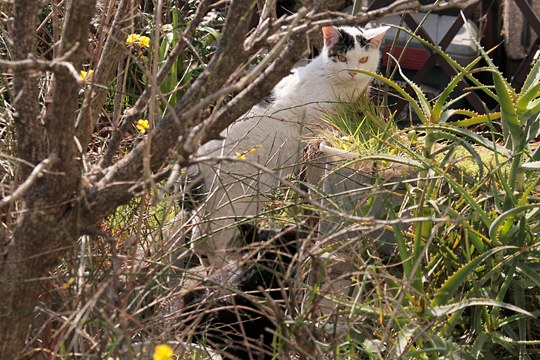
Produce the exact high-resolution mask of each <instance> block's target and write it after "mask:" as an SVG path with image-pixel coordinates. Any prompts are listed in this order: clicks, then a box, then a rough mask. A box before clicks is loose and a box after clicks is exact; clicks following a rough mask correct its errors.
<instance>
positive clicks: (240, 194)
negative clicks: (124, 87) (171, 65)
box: [188, 26, 389, 267]
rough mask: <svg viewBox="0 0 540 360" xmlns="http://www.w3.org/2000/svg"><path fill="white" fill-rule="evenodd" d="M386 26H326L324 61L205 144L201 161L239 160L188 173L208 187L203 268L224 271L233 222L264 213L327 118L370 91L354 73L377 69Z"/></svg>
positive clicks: (199, 221) (198, 240) (201, 226)
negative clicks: (338, 106) (340, 105)
mask: <svg viewBox="0 0 540 360" xmlns="http://www.w3.org/2000/svg"><path fill="white" fill-rule="evenodd" d="M388 28H389V27H386V26H384V27H378V28H372V29H368V30H367V29H362V28H358V27H348V26H343V27H334V26H326V27H323V29H322V31H323V35H324V47H323V49H322V51H321V53H320V55H319V56H317V57H316V58H315V59H313V60H312V61H311V62H310V63H309V64H307V65H306V66H303V67H299V68H297V69H295V70H294V71H293V72H292V73H291V74H290V75H289V76H287V77H285V78H283V79H282V80H281V81H280V82H279V83H278V84H277V85H276V86H275V87H274V89H273V91H272V92H271V94H270V95H269V96H268V97H267V98H266V99H264V100H263V101H261V102H260V103H259V104H258V105H256V106H254V107H253V108H252V109H251V110H250V111H249V112H248V113H247V114H245V115H244V116H243V117H242V118H240V119H239V120H237V121H236V122H235V123H233V124H232V125H231V126H230V127H229V128H227V129H226V130H224V131H223V132H222V134H221V135H222V138H223V140H214V141H211V142H209V143H207V144H205V145H203V146H201V147H200V149H199V150H198V152H197V156H198V157H201V156H203V157H204V156H208V157H219V156H228V157H232V158H235V157H236V159H235V160H236V161H221V162H219V161H216V162H212V161H205V162H201V163H200V164H199V165H196V166H192V167H191V168H189V171H188V173H189V176H190V177H191V178H196V179H199V180H200V181H202V187H203V188H204V189H205V197H206V200H205V201H204V202H202V204H201V205H200V206H199V208H198V209H197V211H196V214H195V216H194V218H195V221H194V224H195V226H194V229H193V233H192V242H191V247H192V249H193V251H194V252H195V253H196V254H197V256H198V257H199V259H200V261H201V263H202V264H203V265H205V266H210V265H211V266H215V267H220V266H221V265H222V264H223V263H225V262H226V261H227V260H226V258H227V253H228V251H230V249H231V248H234V245H233V244H231V243H230V240H231V239H233V238H234V234H235V232H236V229H235V228H234V226H232V225H233V224H234V222H235V219H238V218H249V217H253V216H256V215H257V214H260V212H261V211H262V209H263V207H264V203H265V202H264V198H265V197H266V196H267V195H268V194H269V193H270V191H271V189H272V188H273V187H275V186H276V185H277V184H278V178H283V177H286V176H287V175H289V174H291V173H292V172H293V171H294V170H295V166H297V164H298V162H299V160H300V155H301V153H302V151H301V149H302V147H303V141H304V140H307V139H309V138H313V137H315V136H316V135H317V134H318V132H319V130H321V129H323V128H324V127H325V123H324V121H322V120H320V118H321V115H322V114H323V113H324V112H330V111H331V110H332V108H333V106H335V105H336V103H340V102H350V101H354V100H355V99H356V98H358V97H359V96H360V95H361V94H363V93H364V92H365V91H366V90H367V89H368V86H369V84H370V81H371V77H370V76H368V75H364V74H360V73H357V72H355V71H354V70H352V69H355V68H360V69H365V70H370V71H372V72H376V71H377V68H378V64H379V60H380V50H379V47H380V44H381V41H382V39H383V37H384V34H385V33H386V31H387V30H388ZM252 162H255V163H257V164H259V165H260V166H263V167H264V168H266V169H268V170H267V171H262V170H261V169H260V168H257V167H254V166H253V165H251V163H252Z"/></svg>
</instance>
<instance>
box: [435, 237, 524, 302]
mask: <svg viewBox="0 0 540 360" xmlns="http://www.w3.org/2000/svg"><path fill="white" fill-rule="evenodd" d="M509 249H517V247H515V246H499V247H496V248H494V249H491V250H489V251H487V252H485V253H483V254H481V255H479V256H477V257H476V258H474V259H472V260H471V261H469V262H468V263H467V264H465V265H463V266H462V267H461V268H460V269H459V270H457V271H456V272H455V273H454V274H452V275H451V276H450V277H449V278H448V279H447V280H446V282H445V283H444V284H443V285H442V286H441V288H440V289H439V290H438V291H437V293H436V294H435V297H434V298H433V300H432V301H431V306H432V307H437V306H441V305H444V304H446V303H448V301H449V300H450V299H451V298H452V297H454V296H455V295H456V292H457V291H458V289H459V287H460V286H461V284H462V283H463V282H464V281H465V280H466V279H467V277H468V276H469V275H470V274H471V273H472V272H473V271H474V270H475V269H476V268H477V267H478V266H479V265H480V264H481V263H482V262H483V261H484V260H486V259H487V258H488V257H490V256H492V255H493V254H495V253H497V252H499V251H503V250H509Z"/></svg>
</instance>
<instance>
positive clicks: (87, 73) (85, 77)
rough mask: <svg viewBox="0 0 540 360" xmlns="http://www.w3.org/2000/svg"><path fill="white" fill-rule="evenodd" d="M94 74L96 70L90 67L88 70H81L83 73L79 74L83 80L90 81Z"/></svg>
mask: <svg viewBox="0 0 540 360" xmlns="http://www.w3.org/2000/svg"><path fill="white" fill-rule="evenodd" d="M93 74H94V70H92V69H90V70H88V71H84V70H81V73H80V74H79V78H80V79H81V80H86V81H90V80H92V75H93Z"/></svg>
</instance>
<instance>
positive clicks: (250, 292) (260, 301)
mask: <svg viewBox="0 0 540 360" xmlns="http://www.w3.org/2000/svg"><path fill="white" fill-rule="evenodd" d="M308 236H309V234H308V233H307V232H305V231H303V230H301V229H299V228H297V227H295V226H291V227H287V228H284V229H279V230H274V229H259V228H257V227H255V226H253V225H250V224H242V225H240V226H239V237H238V238H239V239H238V240H239V242H240V243H243V244H245V245H246V247H245V248H244V250H243V256H242V258H241V260H239V261H236V262H233V263H232V264H229V266H228V267H227V268H225V269H222V270H218V271H216V275H214V276H212V277H211V278H210V280H209V281H206V282H205V283H203V284H201V286H199V287H195V288H193V290H192V291H190V292H189V293H187V294H185V295H184V296H183V298H182V301H181V312H182V318H183V319H181V320H180V321H179V323H178V324H179V328H181V329H182V331H183V332H186V329H187V332H189V333H190V334H191V335H192V336H193V337H194V338H195V339H196V340H199V341H201V340H202V341H203V343H205V344H208V345H210V346H211V347H212V348H214V349H215V350H217V351H219V352H220V353H222V354H223V355H226V358H230V357H234V358H238V359H272V355H271V354H272V353H273V349H272V344H273V338H274V332H276V329H277V328H278V327H279V326H283V324H282V323H280V322H279V321H277V320H276V319H277V318H283V316H285V315H284V314H283V313H284V311H285V306H284V304H283V303H284V302H285V301H287V297H288V296H289V291H288V290H287V287H288V286H290V285H293V284H292V283H291V280H290V279H291V278H294V277H291V274H293V270H294V269H295V268H296V267H292V266H293V265H294V264H295V263H294V261H293V260H294V258H295V255H296V253H297V250H298V246H299V244H298V241H300V240H302V239H305V238H307V237H308ZM276 312H277V313H276Z"/></svg>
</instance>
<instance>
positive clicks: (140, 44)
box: [126, 34, 150, 49]
mask: <svg viewBox="0 0 540 360" xmlns="http://www.w3.org/2000/svg"><path fill="white" fill-rule="evenodd" d="M126 45H128V46H136V47H137V48H139V49H146V48H148V47H150V38H149V37H148V36H144V35H139V34H130V35H129V36H128V37H127V39H126Z"/></svg>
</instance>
